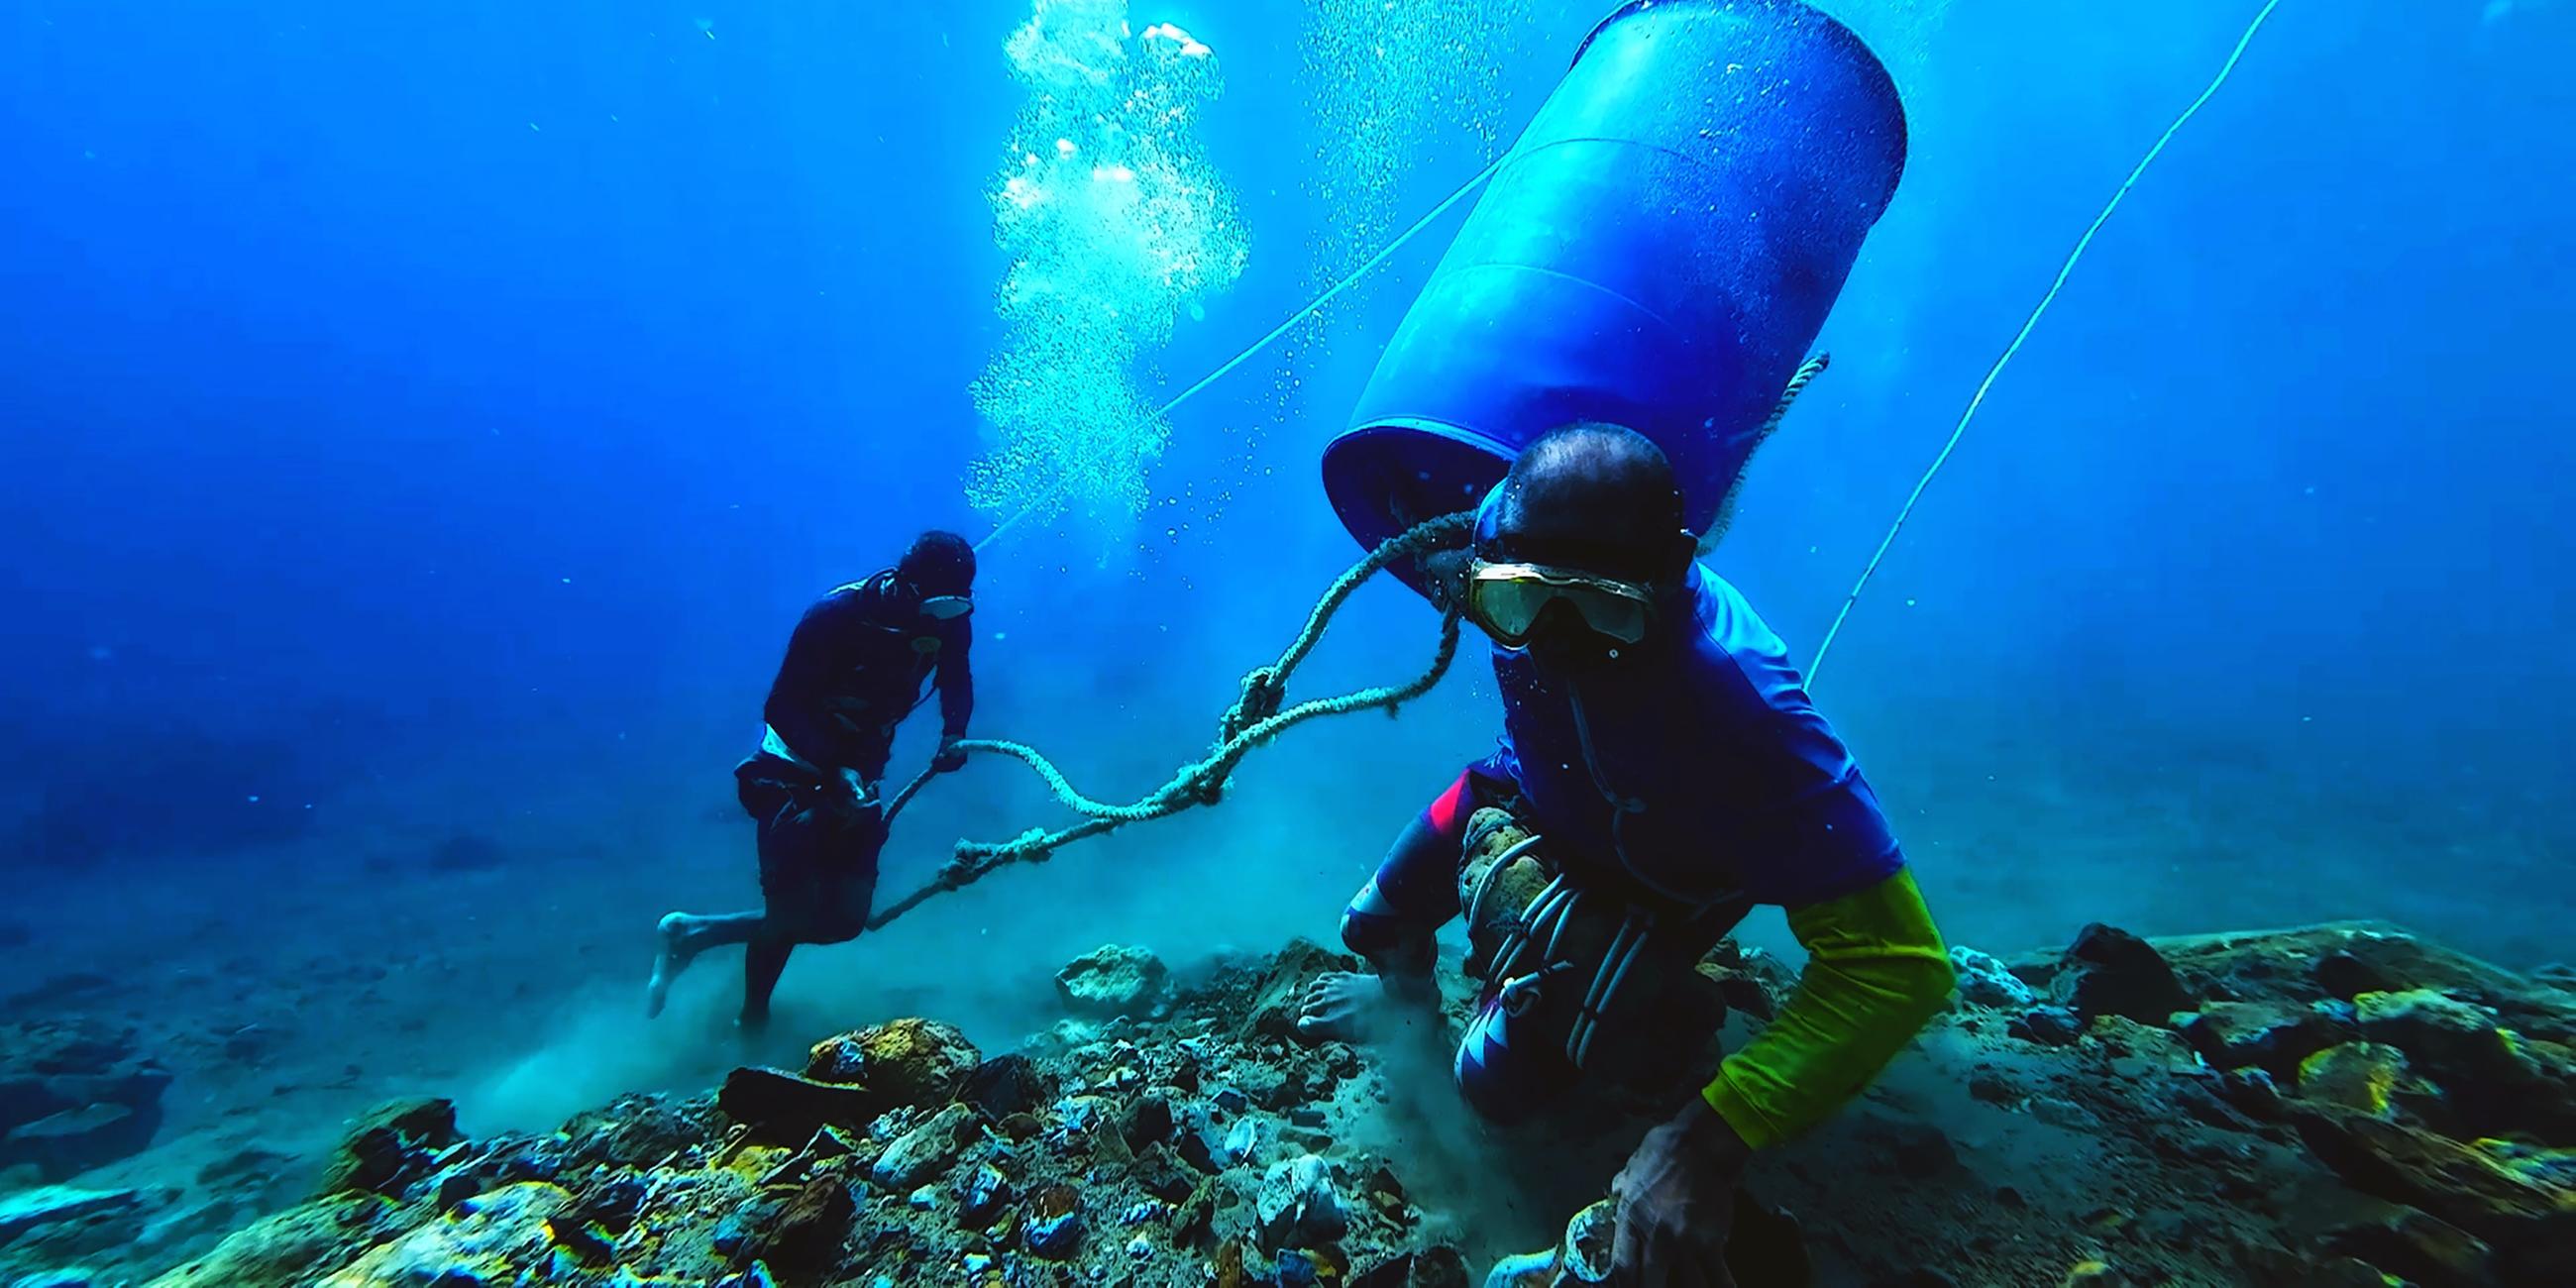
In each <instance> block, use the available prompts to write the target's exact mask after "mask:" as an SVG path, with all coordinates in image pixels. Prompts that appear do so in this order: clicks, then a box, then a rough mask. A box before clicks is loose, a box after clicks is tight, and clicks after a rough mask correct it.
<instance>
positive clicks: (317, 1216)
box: [152, 1193, 397, 1288]
mask: <svg viewBox="0 0 2576 1288" xmlns="http://www.w3.org/2000/svg"><path fill="white" fill-rule="evenodd" d="M394 1212H395V1209H394V1206H393V1205H392V1204H391V1203H388V1202H386V1201H385V1200H384V1199H382V1198H379V1197H377V1196H376V1195H373V1194H363V1193H358V1194H344V1195H340V1196H338V1197H335V1198H329V1199H324V1200H320V1201H317V1202H313V1203H307V1204H304V1205H303V1206H301V1207H294V1208H289V1209H287V1210H286V1211H284V1212H280V1213H278V1214H277V1215H275V1216H272V1217H269V1218H267V1219H266V1220H263V1221H260V1222H257V1223H256V1224H253V1225H250V1226H246V1227H244V1228H242V1229H239V1230H236V1231H234V1232H233V1233H231V1234H230V1235H227V1236H225V1238H224V1241H223V1242H222V1243H219V1244H217V1245H215V1248H214V1250H213V1251H211V1252H209V1253H207V1254H206V1255H204V1256H202V1257H199V1258H197V1259H196V1260H194V1261H190V1262H188V1263H187V1264H185V1265H183V1266H180V1267H179V1268H178V1269H176V1270H173V1271H171V1272H170V1273H168V1274H166V1275H163V1276H161V1277H160V1278H158V1279H155V1280H153V1281H152V1288H305V1286H306V1285H309V1284H311V1283H312V1282H313V1281H314V1271H315V1269H316V1268H317V1267H323V1266H341V1265H346V1264H348V1262H349V1261H350V1259H351V1258H353V1257H355V1256H356V1255H357V1254H358V1253H359V1252H361V1251H363V1250H365V1249H366V1248H368V1247H371V1246H373V1245H375V1244H377V1243H380V1242H382V1241H384V1240H385V1239H386V1238H388V1237H390V1236H391V1235H392V1234H394V1233H396V1232H397V1229H396V1227H394V1226H393V1225H392V1218H393V1216H394Z"/></svg>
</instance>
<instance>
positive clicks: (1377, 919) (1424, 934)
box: [1297, 775, 1467, 1042]
mask: <svg viewBox="0 0 2576 1288" xmlns="http://www.w3.org/2000/svg"><path fill="white" fill-rule="evenodd" d="M1466 782H1467V779H1466V777H1465V776H1463V775H1462V776H1461V777H1460V779H1459V786H1456V787H1453V788H1451V790H1450V793H1449V794H1448V795H1444V796H1442V797H1441V799H1440V801H1439V802H1436V803H1434V805H1433V806H1432V808H1430V809H1428V810H1425V811H1423V812H1422V813H1421V814H1420V815H1417V816H1415V818H1414V819H1413V821H1412V822H1410V823H1408V824H1406V825H1405V829H1404V831H1403V833H1402V834H1401V835H1399V836H1397V837H1396V841H1395V845H1394V846H1393V847H1392V848H1391V849H1390V850H1389V851H1388V853H1387V857H1386V861H1385V862H1384V863H1382V864H1380V865H1379V866H1378V870H1377V875H1375V876H1373V877H1371V878H1369V882H1368V884H1367V885H1364V886H1362V887H1360V892H1359V893H1358V894H1357V895H1355V896H1353V897H1352V899H1351V904H1350V907H1349V908H1348V909H1347V910H1345V911H1344V912H1343V914H1342V943H1343V944H1345V945H1346V946H1348V947H1349V948H1350V950H1351V951H1352V952H1354V953H1357V954H1359V955H1360V956H1361V957H1362V958H1364V959H1366V960H1367V961H1368V963H1369V964H1370V965H1371V966H1372V967H1374V968H1375V969H1376V972H1377V973H1376V974H1373V975H1363V974H1358V973H1355V972H1349V971H1329V972H1326V973H1325V974H1322V975H1319V976H1316V977H1315V981H1314V982H1313V983H1311V984H1309V985H1307V986H1306V996H1305V998H1304V1005H1303V1006H1302V1008H1301V1009H1300V1011H1299V1014H1298V1016H1297V1032H1298V1034H1299V1035H1300V1036H1302V1037H1305V1038H1308V1039H1310V1040H1315V1041H1325V1040H1331V1041H1341V1042H1365V1041H1370V1040H1372V1039H1375V1038H1378V1037H1382V1036H1384V1035H1385V1033H1386V1032H1387V1031H1388V1030H1389V1029H1391V1028H1393V1027H1396V1026H1398V1025H1406V1024H1409V1023H1411V1022H1413V1021H1416V1020H1420V1019H1424V1018H1428V1017H1430V1016H1433V1015H1436V1014H1438V1013H1439V1009H1440V986H1439V982H1438V980H1437V979H1435V978H1434V977H1433V975H1432V968H1433V966H1434V965H1435V964H1436V963H1437V962H1438V960H1439V949H1438V947H1437V945H1436V944H1435V942H1434V939H1433V936H1434V935H1435V934H1436V933H1437V932H1438V931H1439V929H1440V926H1441V925H1442V923H1444V922H1446V921H1448V920H1449V919H1450V918H1451V917H1454V916H1456V915H1458V858H1459V850H1458V846H1459V834H1460V832H1461V831H1463V829H1464V827H1465V819H1464V818H1463V813H1464V806H1463V805H1462V804H1459V803H1458V802H1460V801H1463V800H1464V799H1465V798H1464V795H1463V793H1464V790H1465V784H1466ZM1453 816H1456V817H1453Z"/></svg>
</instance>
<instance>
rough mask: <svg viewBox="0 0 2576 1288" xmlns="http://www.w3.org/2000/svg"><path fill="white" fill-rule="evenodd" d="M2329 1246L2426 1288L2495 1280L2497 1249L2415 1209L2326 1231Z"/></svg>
mask: <svg viewBox="0 0 2576 1288" xmlns="http://www.w3.org/2000/svg"><path fill="white" fill-rule="evenodd" d="M2326 1249H2327V1250H2328V1251H2330V1252H2334V1253H2339V1254H2341V1255H2343V1256H2347V1257H2352V1258H2355V1259H2357V1260H2361V1261H2366V1262H2369V1263H2370V1264H2371V1265H2373V1266H2376V1267H2378V1268H2379V1269H2381V1270H2384V1271H2386V1272H2388V1273H2390V1274H2393V1275H2399V1276H2402V1277H2404V1278H2405V1279H2407V1280H2408V1281H2410V1282H2412V1283H2416V1284H2420V1285H2422V1288H2481V1285H2484V1284H2487V1283H2489V1282H2491V1281H2492V1275H2493V1270H2494V1266H2493V1262H2494V1259H2495V1254H2494V1252H2493V1251H2492V1250H2491V1249H2489V1248H2488V1247H2487V1245H2486V1244H2485V1243H2484V1242H2482V1241H2480V1240H2479V1239H2478V1238H2477V1237H2476V1236H2474V1235H2471V1234H2470V1233H2469V1232H2468V1231H2466V1230H2462V1229H2461V1228H2459V1227H2458V1226H2455V1225H2452V1224H2450V1223H2449V1222H2446V1221H2443V1220H2440V1219H2439V1218H2436V1217H2433V1216H2429V1215H2427V1214H2425V1213H2422V1212H2418V1211H2416V1210H2415V1209H2413V1208H2397V1209H2395V1210H2393V1211H2391V1212H2390V1213H2389V1214H2388V1215H2386V1216H2385V1217H2382V1218H2381V1219H2379V1220H2376V1221H2366V1222H2362V1223H2359V1224H2356V1225H2348V1226H2345V1227H2343V1228H2342V1229H2339V1230H2336V1231H2334V1232H2333V1233H2331V1234H2329V1235H2327V1236H2326Z"/></svg>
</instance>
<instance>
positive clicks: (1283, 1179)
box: [1253, 1154, 1349, 1252]
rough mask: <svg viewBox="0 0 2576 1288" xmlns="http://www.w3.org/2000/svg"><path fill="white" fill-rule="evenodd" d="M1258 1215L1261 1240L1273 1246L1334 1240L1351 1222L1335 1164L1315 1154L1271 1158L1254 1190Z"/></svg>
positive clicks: (1300, 1245)
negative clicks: (1335, 1175) (1335, 1181)
mask: <svg viewBox="0 0 2576 1288" xmlns="http://www.w3.org/2000/svg"><path fill="white" fill-rule="evenodd" d="M1253 1218H1254V1221H1255V1227H1254V1228H1255V1230H1256V1231H1257V1232H1258V1233H1259V1235H1260V1236H1261V1246H1262V1247H1263V1248H1264V1249H1265V1250H1268V1251H1273V1252H1275V1251H1277V1250H1279V1249H1281V1248H1305V1247H1312V1246H1314V1245H1317V1244H1321V1243H1329V1242H1331V1241H1332V1240H1334V1239H1337V1238H1340V1237H1341V1235H1342V1232H1343V1230H1345V1229H1346V1228H1348V1225H1349V1216H1348V1214H1347V1213H1346V1212H1345V1211H1344V1210H1343V1207H1342V1196H1341V1194H1340V1192H1339V1191H1337V1190H1335V1189H1334V1188H1333V1172H1332V1168H1331V1167H1330V1166H1328V1165H1327V1164H1326V1163H1325V1162H1324V1160H1323V1159H1321V1158H1319V1157H1317V1156H1315V1155H1313V1154H1300V1155H1298V1156H1297V1157H1295V1158H1289V1159H1282V1160H1280V1161H1279V1162H1276V1163H1273V1164H1271V1166H1270V1170H1269V1171H1267V1172H1265V1173H1263V1174H1262V1177H1261V1190H1260V1192H1259V1193H1258V1194H1257V1195H1255V1196H1254V1199H1253Z"/></svg>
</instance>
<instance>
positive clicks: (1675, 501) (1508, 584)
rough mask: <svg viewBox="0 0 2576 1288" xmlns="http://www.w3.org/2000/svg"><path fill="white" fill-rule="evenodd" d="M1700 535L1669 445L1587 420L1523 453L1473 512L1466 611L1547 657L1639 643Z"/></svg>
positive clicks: (1609, 652) (1592, 657)
mask: <svg viewBox="0 0 2576 1288" xmlns="http://www.w3.org/2000/svg"><path fill="white" fill-rule="evenodd" d="M1697 549H1698V542H1697V540H1696V539H1695V538H1693V537H1692V535H1691V534H1690V531H1689V530H1688V528H1687V527H1686V526H1685V523H1684V520H1683V517H1682V495H1681V488H1680V485H1679V484H1678V483H1676V482H1675V481H1674V478H1673V465H1672V462H1671V461H1670V460H1669V459H1667V458H1666V457H1665V456H1664V452H1663V449H1662V448H1660V447H1657V446H1655V444H1654V443H1653V442H1652V441H1650V440H1649V439H1647V438H1646V437H1645V436H1644V435H1642V434H1639V433H1637V432H1636V431H1634V430H1630V429H1624V428H1621V427H1620V426H1617V425H1603V424H1594V423H1584V424H1575V425H1568V426H1565V427H1564V428H1561V429H1556V430H1551V431H1549V432H1548V433H1547V434H1545V435H1543V436H1541V437H1540V438H1539V439H1538V440H1537V441H1535V442H1533V443H1531V444H1530V445H1529V446H1528V447H1526V448H1524V449H1522V451H1521V454H1520V456H1519V458H1518V459H1516V460H1514V461H1513V462H1512V468H1511V472H1510V473H1508V474H1506V475H1505V476H1504V478H1503V481H1502V483H1501V484H1500V485H1499V486H1497V487H1496V488H1495V489H1494V491H1493V493H1492V495H1490V496H1488V497H1487V498H1486V500H1485V506H1484V510H1483V512H1482V513H1481V514H1479V515H1478V517H1477V524H1476V552H1475V562H1474V564H1473V565H1472V567H1471V570H1470V574H1469V582H1468V594H1467V604H1468V611H1467V616H1468V618H1469V619H1470V620H1472V621H1474V622H1475V623H1476V624H1477V625H1478V626H1480V627H1482V628H1484V630H1485V632H1486V633H1487V634H1489V635H1492V636H1493V637H1494V638H1495V640H1496V641H1497V642H1499V643H1501V644H1503V645H1504V646H1505V647H1507V648H1527V649H1529V650H1530V652H1531V654H1532V655H1533V656H1534V657H1536V658H1537V659H1538V660H1540V661H1542V662H1551V663H1556V664H1561V665H1576V664H1581V663H1585V662H1591V661H1601V660H1607V659H1609V658H1614V657H1617V656H1618V655H1619V650H1621V649H1623V648H1631V647H1634V646H1636V645H1638V644H1641V643H1643V642H1644V640H1645V638H1646V635H1647V633H1648V630H1649V628H1650V627H1651V626H1652V624H1653V622H1654V619H1655V618H1656V617H1658V616H1659V615H1661V614H1663V613H1665V612H1667V611H1669V610H1670V604H1671V601H1672V600H1673V599H1674V598H1675V597H1676V595H1677V594H1678V592H1679V591H1680V590H1681V589H1682V587H1683V586H1684V585H1685V583H1686V581H1687V579H1688V576H1689V572H1690V566H1691V559H1692V556H1693V553H1694V552H1695V551H1696V550H1697Z"/></svg>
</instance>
